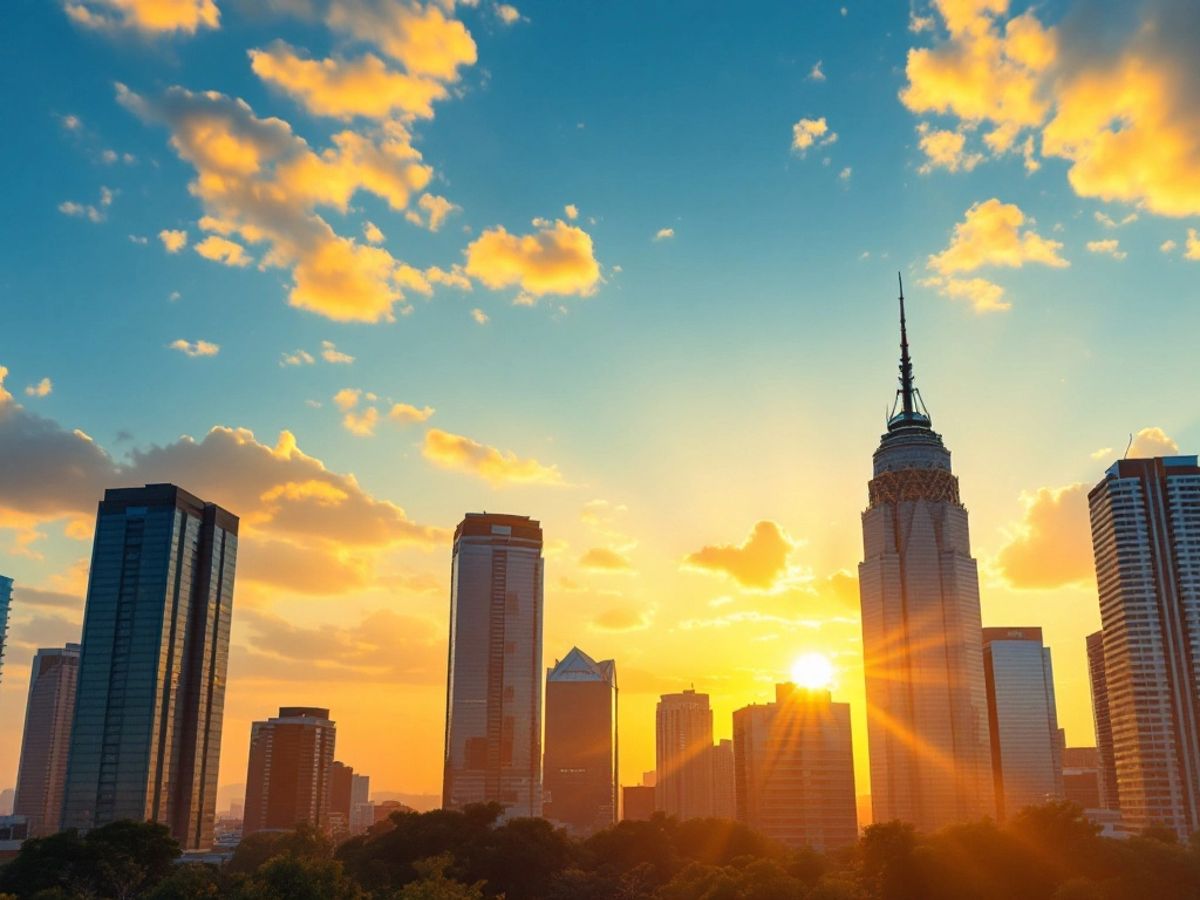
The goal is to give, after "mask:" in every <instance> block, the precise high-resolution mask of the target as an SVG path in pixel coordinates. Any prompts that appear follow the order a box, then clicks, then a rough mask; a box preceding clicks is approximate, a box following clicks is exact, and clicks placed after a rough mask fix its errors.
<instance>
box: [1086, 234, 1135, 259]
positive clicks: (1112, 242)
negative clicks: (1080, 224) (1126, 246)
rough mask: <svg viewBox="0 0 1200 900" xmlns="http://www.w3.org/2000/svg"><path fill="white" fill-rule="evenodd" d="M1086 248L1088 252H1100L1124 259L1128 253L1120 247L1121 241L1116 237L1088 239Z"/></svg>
mask: <svg viewBox="0 0 1200 900" xmlns="http://www.w3.org/2000/svg"><path fill="white" fill-rule="evenodd" d="M1087 249H1088V252H1089V253H1101V254H1104V255H1106V256H1111V257H1112V258H1113V259H1124V258H1125V257H1126V256H1128V255H1129V254H1128V253H1126V252H1125V251H1124V250H1122V249H1121V242H1120V241H1119V240H1117V239H1116V238H1109V239H1108V240H1103V241H1088V242H1087Z"/></svg>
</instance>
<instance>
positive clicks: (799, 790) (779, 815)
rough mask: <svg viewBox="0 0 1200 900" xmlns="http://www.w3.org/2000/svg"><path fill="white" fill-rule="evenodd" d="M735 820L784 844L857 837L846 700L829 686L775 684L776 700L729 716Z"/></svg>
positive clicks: (818, 846) (825, 845) (818, 845)
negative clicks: (837, 698)
mask: <svg viewBox="0 0 1200 900" xmlns="http://www.w3.org/2000/svg"><path fill="white" fill-rule="evenodd" d="M733 745H734V760H735V763H734V764H735V776H734V777H735V782H736V795H737V817H738V820H739V821H741V822H744V823H746V824H747V825H749V826H750V827H751V828H753V829H754V830H756V831H759V832H761V833H762V834H765V835H766V836H767V837H770V838H774V839H775V840H777V841H779V842H780V843H783V844H787V845H788V846H791V847H812V848H813V849H814V850H819V851H827V850H833V849H836V848H838V847H847V846H849V845H851V844H853V843H854V842H855V841H856V840H858V814H857V811H856V809H855V796H854V753H853V750H852V749H851V743H850V704H848V703H834V702H832V700H831V698H830V695H829V691H826V690H820V689H811V690H810V689H805V688H798V687H796V686H795V685H793V684H780V685H776V686H775V702H774V703H766V704H761V705H760V704H755V705H752V706H746V707H743V708H742V709H739V710H736V711H735V712H734V714H733Z"/></svg>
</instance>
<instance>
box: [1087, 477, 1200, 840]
mask: <svg viewBox="0 0 1200 900" xmlns="http://www.w3.org/2000/svg"><path fill="white" fill-rule="evenodd" d="M1088 508H1089V511H1090V514H1091V524H1092V549H1093V551H1094V554H1095V558H1096V585H1097V587H1098V588H1099V592H1100V620H1101V622H1102V624H1103V635H1104V637H1103V646H1104V681H1105V692H1106V694H1107V697H1108V712H1109V720H1110V722H1111V727H1112V745H1113V762H1114V765H1115V767H1116V779H1117V795H1118V802H1119V805H1120V809H1121V817H1122V819H1123V820H1124V822H1125V824H1126V825H1127V826H1128V827H1130V828H1132V829H1134V830H1140V829H1142V828H1146V827H1147V826H1150V825H1163V826H1166V827H1168V828H1171V829H1173V830H1174V831H1175V833H1176V834H1177V835H1179V836H1180V837H1181V838H1186V837H1187V836H1188V835H1190V834H1191V833H1193V832H1195V831H1197V830H1200V654H1198V653H1197V652H1196V648H1197V647H1200V465H1197V458H1196V457H1195V456H1167V457H1157V458H1154V459H1123V460H1118V461H1117V462H1115V463H1113V464H1112V465H1111V466H1110V467H1109V468H1108V470H1107V471H1106V472H1105V474H1104V479H1103V480H1102V481H1101V482H1100V483H1099V484H1097V485H1096V486H1095V487H1094V488H1092V490H1091V491H1090V492H1089V493H1088Z"/></svg>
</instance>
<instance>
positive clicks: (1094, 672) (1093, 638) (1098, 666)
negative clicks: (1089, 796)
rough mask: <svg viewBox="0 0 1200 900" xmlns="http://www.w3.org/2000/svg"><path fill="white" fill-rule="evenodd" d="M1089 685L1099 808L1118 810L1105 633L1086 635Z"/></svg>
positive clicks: (1096, 632) (1095, 632)
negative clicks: (1105, 661)
mask: <svg viewBox="0 0 1200 900" xmlns="http://www.w3.org/2000/svg"><path fill="white" fill-rule="evenodd" d="M1087 657H1088V683H1089V684H1090V686H1091V694H1092V720H1093V722H1094V724H1095V726H1096V755H1097V758H1098V761H1099V765H1100V806H1101V807H1102V808H1104V809H1119V808H1120V805H1119V803H1118V800H1117V764H1116V761H1115V760H1114V759H1113V733H1112V717H1111V716H1110V715H1109V712H1108V679H1106V678H1105V677H1104V632H1103V631H1094V632H1092V633H1091V634H1089V635H1088V636H1087Z"/></svg>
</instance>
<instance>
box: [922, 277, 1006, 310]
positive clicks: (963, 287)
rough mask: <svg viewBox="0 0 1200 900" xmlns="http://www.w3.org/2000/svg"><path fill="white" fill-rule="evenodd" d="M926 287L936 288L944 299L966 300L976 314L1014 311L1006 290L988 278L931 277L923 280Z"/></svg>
mask: <svg viewBox="0 0 1200 900" xmlns="http://www.w3.org/2000/svg"><path fill="white" fill-rule="evenodd" d="M921 284H922V286H924V287H932V288H936V289H937V290H938V292H939V293H940V294H942V296H944V297H949V298H950V299H951V300H966V301H967V302H968V303H970V304H971V309H973V310H974V311H975V312H976V313H979V314H981V315H982V314H984V313H991V312H1004V311H1005V310H1007V309H1012V304H1011V303H1009V302H1008V301H1007V300H1005V299H1004V288H1002V287H1001V286H1000V285H998V284H996V283H995V282H994V281H988V280H987V279H986V278H979V277H975V278H947V277H944V276H941V275H931V276H930V277H928V278H922V279H921Z"/></svg>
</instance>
